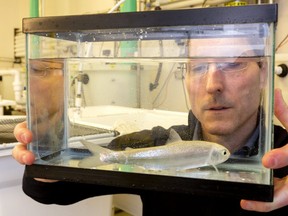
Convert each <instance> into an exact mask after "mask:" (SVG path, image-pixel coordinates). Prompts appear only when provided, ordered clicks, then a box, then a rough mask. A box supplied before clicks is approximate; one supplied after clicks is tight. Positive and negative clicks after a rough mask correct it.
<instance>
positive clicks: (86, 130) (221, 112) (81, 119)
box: [23, 4, 277, 201]
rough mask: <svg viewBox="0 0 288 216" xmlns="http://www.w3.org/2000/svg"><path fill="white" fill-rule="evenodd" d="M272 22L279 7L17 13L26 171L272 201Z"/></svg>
mask: <svg viewBox="0 0 288 216" xmlns="http://www.w3.org/2000/svg"><path fill="white" fill-rule="evenodd" d="M276 21H277V5H275V4H265V5H249V6H239V7H217V8H202V9H186V10H171V11H170V10H167V11H165V10H163V11H150V12H129V13H113V14H95V15H77V16H58V17H38V18H26V19H24V20H23V32H24V33H25V34H26V38H27V58H28V59H27V68H28V74H27V77H28V89H27V91H28V105H29V106H28V110H27V111H28V125H29V128H30V129H31V130H32V132H33V137H34V139H33V142H32V143H31V144H30V149H31V150H32V151H33V152H34V153H35V155H36V158H37V159H36V161H35V163H34V164H33V165H32V166H28V167H27V174H28V175H30V176H33V177H38V178H48V179H59V180H64V181H74V182H85V183H92V184H100V185H108V186H121V187H127V188H130V189H135V190H154V191H155V190H156V191H169V192H177V193H191V194H209V195H217V196H219V195H220V196H233V197H239V198H245V199H254V200H265V201H272V199H273V177H272V176H273V175H272V174H273V171H272V170H270V169H267V168H265V167H263V165H262V164H261V158H262V156H263V155H264V153H265V152H267V151H269V150H270V149H271V148H273V122H272V116H273V88H274V85H273V74H274V69H273V68H274V52H273V50H274V31H275V25H276ZM213 69H214V72H213ZM217 77H218V78H217ZM219 77H221V79H220V78H219ZM203 92H206V94H203ZM225 92H226V93H225ZM227 92H228V93H227ZM233 93H234V95H233V96H232V97H231V94H233ZM248 93H249V94H248ZM200 99H201V100H200ZM242 100H243V101H242ZM247 100H248V103H247ZM203 101H204V102H203ZM245 101H246V106H244V105H243V104H245ZM237 104H242V105H243V107H242V109H241V106H240V109H239V110H238V112H236V111H235V109H234V108H235V107H239V106H238V105H237ZM201 112H203V113H207V115H206V114H203V113H201ZM188 113H189V116H188ZM236 113H237V114H236ZM202 114H203V115H202ZM205 115H206V116H205ZM247 116H249V118H247ZM238 117H239V118H238ZM242 117H243V118H244V119H245V118H246V119H245V121H243V118H242ZM248 119H249V120H248ZM188 121H189V126H188V125H187V122H188ZM242 121H243V124H244V125H246V127H245V128H246V129H245V130H248V131H250V132H249V137H250V139H248V138H249V137H247V134H246V133H242V132H241V131H242V130H243V127H242V125H241V122H242ZM247 121H249V122H250V123H249V124H247ZM200 122H202V123H200ZM204 122H209V124H207V125H205V123H204ZM175 125H181V126H178V127H175ZM185 125H186V126H185ZM171 126H174V127H173V130H170V129H169V128H170V127H171ZM201 128H202V129H201ZM174 129H175V130H174ZM203 131H205V134H202V132H203ZM175 132H176V135H175ZM232 132H233V133H234V134H236V138H235V137H234V138H233V140H232V142H226V141H227V140H223V139H219V142H220V143H218V144H213V147H209V148H208V149H209V150H208V151H207V149H206V147H205V148H204V147H203V148H202V147H201V146H202V145H200V146H199V143H202V142H203V139H204V140H205V135H207V133H208V135H211V136H212V137H214V136H215V137H226V138H227V136H228V134H229V133H232ZM135 133H136V136H137V134H138V135H139V136H137V137H138V138H139V137H140V139H139V140H137V139H135V137H134V138H133V139H132V140H133V141H132V142H130V143H129V142H128V143H129V144H127V142H124V141H123V140H122V141H120V142H119V143H118V144H115V145H111V142H113V141H115V140H116V139H115V138H118V137H120V136H128V137H129V136H131V135H135ZM177 134H178V135H179V136H180V138H181V139H182V141H180V138H179V136H178V135H177ZM245 136H246V137H245ZM168 137H169V139H168ZM188 138H189V139H193V140H194V141H192V142H191V143H192V144H191V143H190V142H189V141H188V140H189V139H188ZM210 138H211V137H210ZM156 139H157V141H155V140H156ZM112 140H113V141H112ZM127 140H128V141H129V140H131V139H129V138H128V139H127ZM127 140H126V141H127ZM162 140H164V141H163V142H162ZM176 140H177V141H176ZM208 140H209V139H208ZM222 141H223V143H222ZM230 141H231V139H230ZM160 142H161V144H162V145H161V146H159V145H158V144H159V143H160ZM175 142H178V145H179V148H177V146H176V147H175ZM186 142H189V144H187V145H186ZM195 142H196V143H197V144H195ZM155 143H157V146H155V147H153V144H155ZM172 143H173V148H172V147H171V146H172ZM228 143H229V144H228ZM244 143H248V144H249V145H248V144H247V145H245V146H244ZM202 144H203V146H205V145H206V144H205V143H202ZM219 144H220V146H221V148H220V149H221V150H219V151H218V150H217V149H218V147H217V148H216V145H217V146H218V145H219ZM191 145H192V146H191ZM224 146H225V148H224ZM240 146H241V148H240ZM214 147H215V148H214ZM131 148H132V149H131ZM167 149H168V150H167ZM171 149H172V150H171ZM119 150H121V151H119ZM119 152H120V153H119ZM144 152H145V154H144ZM163 152H164V153H163ZM195 152H196V154H195ZM186 153H189V154H188V157H187V154H186ZM190 153H191V154H190ZM203 157H204V159H206V160H203ZM205 157H206V158H205ZM215 157H216V158H215ZM219 157H220V158H219ZM221 157H222V158H221Z"/></svg>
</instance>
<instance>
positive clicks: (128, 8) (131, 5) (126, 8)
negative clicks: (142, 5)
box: [120, 0, 137, 12]
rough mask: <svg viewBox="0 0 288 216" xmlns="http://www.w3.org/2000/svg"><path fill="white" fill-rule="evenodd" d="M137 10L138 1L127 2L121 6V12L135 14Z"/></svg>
mask: <svg viewBox="0 0 288 216" xmlns="http://www.w3.org/2000/svg"><path fill="white" fill-rule="evenodd" d="M136 10H137V2H136V0H126V1H125V2H124V3H123V4H122V5H121V6H120V12H133V11H136Z"/></svg>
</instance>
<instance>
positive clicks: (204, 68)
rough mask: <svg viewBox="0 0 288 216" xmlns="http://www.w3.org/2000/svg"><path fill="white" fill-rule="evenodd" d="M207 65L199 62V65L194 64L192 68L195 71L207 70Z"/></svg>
mask: <svg viewBox="0 0 288 216" xmlns="http://www.w3.org/2000/svg"><path fill="white" fill-rule="evenodd" d="M206 68H207V65H206V64H197V65H192V67H191V69H192V71H193V72H195V73H201V72H203V71H206Z"/></svg>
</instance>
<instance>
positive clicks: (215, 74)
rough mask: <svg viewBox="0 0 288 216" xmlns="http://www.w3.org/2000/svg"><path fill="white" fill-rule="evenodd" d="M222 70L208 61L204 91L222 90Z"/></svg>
mask: <svg viewBox="0 0 288 216" xmlns="http://www.w3.org/2000/svg"><path fill="white" fill-rule="evenodd" d="M224 79H225V77H224V76H223V73H222V71H221V70H220V69H219V68H218V67H217V64H215V63H210V64H209V67H208V71H207V74H206V91H207V92H208V93H215V92H222V91H223V89H224V81H225V80H224Z"/></svg>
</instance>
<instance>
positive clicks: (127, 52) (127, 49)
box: [120, 0, 137, 57]
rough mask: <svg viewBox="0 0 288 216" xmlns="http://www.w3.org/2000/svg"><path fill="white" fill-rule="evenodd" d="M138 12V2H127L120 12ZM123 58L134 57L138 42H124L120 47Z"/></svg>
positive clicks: (133, 0) (127, 0)
mask: <svg viewBox="0 0 288 216" xmlns="http://www.w3.org/2000/svg"><path fill="white" fill-rule="evenodd" d="M135 11H137V2H136V0H126V1H125V2H124V3H123V4H122V5H121V6H120V12H121V13H125V12H135ZM120 50H121V56H122V57H133V56H134V53H135V52H136V51H137V41H122V42H121V45H120Z"/></svg>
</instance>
